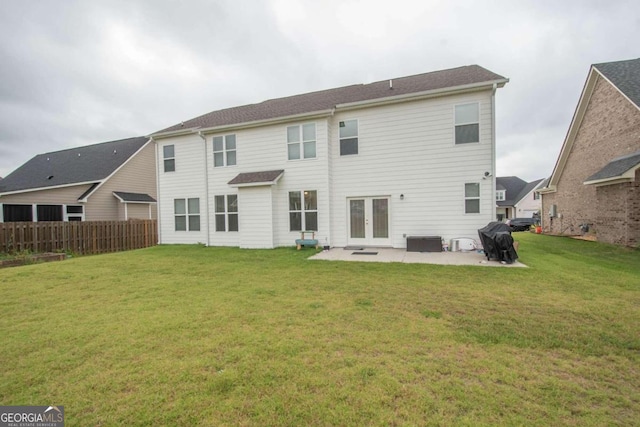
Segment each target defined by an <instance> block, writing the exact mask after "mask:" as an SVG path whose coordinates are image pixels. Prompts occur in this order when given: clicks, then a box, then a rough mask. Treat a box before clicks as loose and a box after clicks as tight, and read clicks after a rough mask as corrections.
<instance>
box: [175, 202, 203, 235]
mask: <svg viewBox="0 0 640 427" xmlns="http://www.w3.org/2000/svg"><path fill="white" fill-rule="evenodd" d="M173 213H174V217H175V230H176V231H200V199H174V200H173Z"/></svg>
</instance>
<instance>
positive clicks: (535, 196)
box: [533, 191, 540, 200]
mask: <svg viewBox="0 0 640 427" xmlns="http://www.w3.org/2000/svg"><path fill="white" fill-rule="evenodd" d="M533 200H540V193H538V192H537V191H534V192H533Z"/></svg>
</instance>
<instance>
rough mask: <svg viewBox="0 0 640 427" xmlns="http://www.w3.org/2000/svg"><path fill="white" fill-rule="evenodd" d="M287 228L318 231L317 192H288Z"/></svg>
mask: <svg viewBox="0 0 640 427" xmlns="http://www.w3.org/2000/svg"><path fill="white" fill-rule="evenodd" d="M289 230H290V231H318V192H317V191H315V190H314V191H308V190H307V191H290V192H289Z"/></svg>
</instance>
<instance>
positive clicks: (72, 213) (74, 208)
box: [64, 205, 84, 221]
mask: <svg viewBox="0 0 640 427" xmlns="http://www.w3.org/2000/svg"><path fill="white" fill-rule="evenodd" d="M64 212H65V220H66V221H84V206H82V205H67V206H66V207H65V210H64Z"/></svg>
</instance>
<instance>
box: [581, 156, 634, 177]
mask: <svg viewBox="0 0 640 427" xmlns="http://www.w3.org/2000/svg"><path fill="white" fill-rule="evenodd" d="M638 165H640V151H636V152H635V153H632V154H627V155H625V156H621V157H617V158H615V159H613V160H612V161H610V162H609V163H607V164H606V165H605V167H603V168H602V169H600V170H599V171H598V172H596V173H594V174H593V175H591V176H590V177H589V178H587V179H586V180H585V181H586V182H589V181H599V180H601V179H607V178H617V177H620V176H622V174H624V173H625V172H627V171H628V170H629V169H632V168H634V167H636V166H638Z"/></svg>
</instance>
